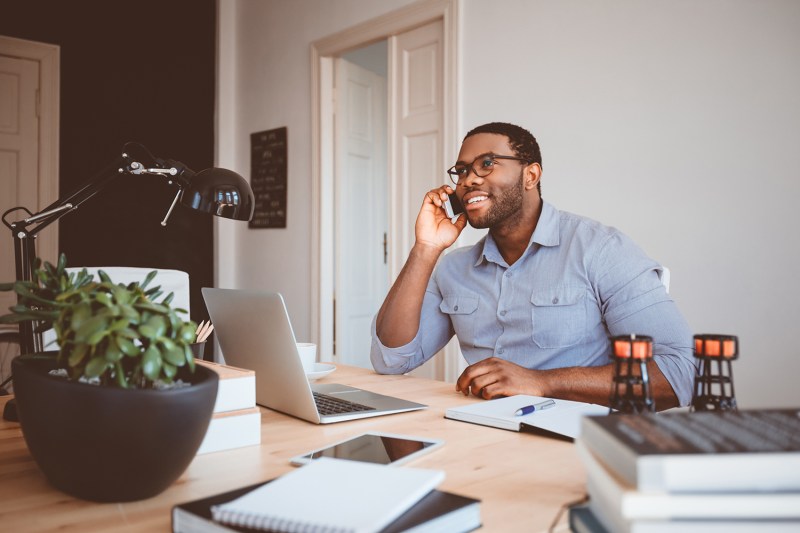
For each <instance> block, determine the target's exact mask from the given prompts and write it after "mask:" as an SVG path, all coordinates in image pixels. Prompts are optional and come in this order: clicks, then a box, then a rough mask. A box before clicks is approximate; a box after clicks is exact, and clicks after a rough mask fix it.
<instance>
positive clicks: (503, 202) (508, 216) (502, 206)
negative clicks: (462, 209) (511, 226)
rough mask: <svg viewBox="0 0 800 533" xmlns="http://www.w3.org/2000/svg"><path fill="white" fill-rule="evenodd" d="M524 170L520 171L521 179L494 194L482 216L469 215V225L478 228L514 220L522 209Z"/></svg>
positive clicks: (490, 226)
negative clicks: (497, 194)
mask: <svg viewBox="0 0 800 533" xmlns="http://www.w3.org/2000/svg"><path fill="white" fill-rule="evenodd" d="M523 179H524V172H520V173H519V180H518V181H517V183H516V184H515V185H512V186H510V187H509V188H507V189H505V190H503V191H502V192H501V193H500V194H499V196H494V195H493V196H492V197H491V200H492V205H491V206H490V207H489V209H488V210H487V211H486V213H485V214H484V215H483V216H481V217H478V216H475V217H474V218H473V217H472V216H469V215H467V220H468V221H469V225H470V226H472V227H473V228H476V229H486V228H493V227H495V226H499V225H501V224H507V223H508V222H509V221H511V220H513V219H514V217H515V216H516V215H517V214H518V213H519V212H520V210H521V209H522V195H523V191H524V186H523Z"/></svg>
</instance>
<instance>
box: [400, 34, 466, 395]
mask: <svg viewBox="0 0 800 533" xmlns="http://www.w3.org/2000/svg"><path fill="white" fill-rule="evenodd" d="M442 41H443V24H442V21H441V20H438V21H436V22H432V23H430V24H426V25H425V26H421V27H419V28H416V29H414V30H411V31H408V32H405V33H402V34H399V35H397V36H395V37H392V38H391V39H389V57H390V59H389V64H390V72H391V74H390V80H392V81H391V85H392V99H391V104H390V105H391V109H392V112H391V121H392V122H391V127H390V131H391V132H392V135H393V139H392V141H391V142H392V153H393V157H392V174H391V176H392V177H391V185H390V186H391V199H392V216H391V223H390V235H391V236H392V237H393V238H391V239H390V244H391V248H390V249H391V253H390V275H391V279H395V278H397V276H398V274H399V273H400V270H401V269H402V268H403V264H404V263H405V261H406V258H407V257H408V254H409V252H410V251H411V247H412V246H413V245H414V223H415V221H416V219H417V214H418V213H419V208H420V206H421V205H422V198H423V196H424V195H425V193H426V192H427V191H429V190H430V189H433V188H434V187H438V186H440V185H442V184H443V183H444V179H445V178H444V177H445V161H444V158H445V156H447V157H451V154H445V153H444V152H445V149H446V147H445V146H444V142H443V137H444V136H443V130H444V106H443V99H444V88H443V85H444V83H443V80H444V67H443V57H444V55H443V44H442ZM444 359H445V358H444V357H443V354H439V355H436V356H434V358H433V360H432V361H431V362H429V363H426V364H425V365H424V366H422V367H421V368H419V369H417V370H415V371H414V372H413V373H414V374H415V375H417V376H421V377H427V378H433V379H443V378H444V369H445V360H444Z"/></svg>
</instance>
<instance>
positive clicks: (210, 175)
mask: <svg viewBox="0 0 800 533" xmlns="http://www.w3.org/2000/svg"><path fill="white" fill-rule="evenodd" d="M143 174H145V175H155V176H162V177H164V178H165V179H167V180H169V184H170V185H174V186H176V187H177V189H178V191H177V193H176V194H175V198H174V199H173V200H172V204H171V205H170V207H169V210H168V211H167V214H166V216H165V217H164V219H163V220H162V221H161V225H162V226H166V225H167V220H168V219H169V216H170V215H171V214H172V210H173V209H174V208H175V205H176V204H177V203H178V201H180V202H181V204H183V205H185V206H187V207H190V208H191V209H195V210H198V211H202V212H204V213H210V214H212V215H216V216H219V217H224V218H231V219H234V220H250V219H251V218H252V216H253V209H254V207H255V200H254V197H253V191H252V190H251V189H250V185H249V184H248V183H247V181H246V180H245V179H244V178H243V177H242V176H240V175H239V174H237V173H235V172H232V171H230V170H226V169H224V168H208V169H206V170H203V171H201V172H197V173H195V172H193V171H192V170H190V169H189V168H188V167H186V165H184V164H183V163H180V162H178V161H173V160H171V159H159V158H156V157H154V156H153V155H152V154H151V153H150V152H149V151H148V150H147V148H145V147H144V146H142V145H141V144H138V143H131V142H129V143H126V144H125V145H124V146H123V147H122V153H121V155H120V157H119V158H118V159H117V160H116V161H115V162H114V163H112V164H111V165H110V166H108V167H107V168H106V169H104V170H103V171H101V172H100V173H99V174H97V176H95V177H94V179H92V180H90V181H88V182H87V183H85V184H84V185H83V186H82V187H80V188H79V189H78V190H76V191H74V192H72V193H71V194H69V195H68V196H66V197H62V198H60V199H58V200H56V201H55V202H53V203H52V204H50V205H49V206H47V207H45V208H44V209H43V210H42V211H40V212H39V213H31V212H30V211H29V210H28V209H26V208H24V207H13V208H11V209H9V210H7V211H6V212H5V213H3V216H2V220H3V224H5V225H6V226H7V227H8V228H9V229H10V230H11V234H12V237H13V239H14V259H15V266H16V276H17V280H19V281H29V280H30V279H32V274H33V263H34V258H35V257H36V247H35V239H36V235H37V234H38V233H39V232H40V231H42V230H43V229H44V228H46V227H47V226H49V225H50V224H52V223H53V222H55V221H56V220H58V219H60V218H61V217H63V216H64V215H66V214H68V213H71V212H72V211H74V210H76V209H77V208H78V206H80V205H81V204H82V203H83V202H85V201H87V200H89V199H90V198H91V197H93V196H94V195H95V194H97V193H98V192H100V191H101V190H103V189H104V188H106V187H107V186H108V185H109V184H110V183H111V182H112V181H114V179H116V178H117V177H119V176H139V175H143ZM19 211H22V212H24V213H26V214H27V215H28V216H27V217H26V218H24V219H21V220H17V221H13V222H9V221H8V220H7V217H8V216H9V215H10V214H11V213H14V212H19ZM19 326H20V353H35V352H40V351H42V349H43V344H42V335H41V332H37V331H35V328H34V324H33V323H31V322H30V321H27V322H21V323H20V325H19Z"/></svg>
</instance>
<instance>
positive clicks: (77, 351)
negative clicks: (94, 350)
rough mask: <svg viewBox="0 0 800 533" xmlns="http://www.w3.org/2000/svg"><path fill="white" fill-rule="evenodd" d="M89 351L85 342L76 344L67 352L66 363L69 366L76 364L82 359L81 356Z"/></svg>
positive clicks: (84, 355)
mask: <svg viewBox="0 0 800 533" xmlns="http://www.w3.org/2000/svg"><path fill="white" fill-rule="evenodd" d="M88 351H89V347H88V346H86V345H85V344H78V345H76V346H75V347H73V348H72V350H70V352H69V359H67V363H69V366H78V365H80V364H81V361H83V358H84V357H86V353H87V352H88Z"/></svg>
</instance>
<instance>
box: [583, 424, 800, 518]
mask: <svg viewBox="0 0 800 533" xmlns="http://www.w3.org/2000/svg"><path fill="white" fill-rule="evenodd" d="M576 446H577V449H578V452H579V455H580V457H581V461H582V462H583V463H584V465H585V467H586V472H587V483H586V485H587V493H588V496H589V500H588V504H585V505H581V506H574V507H572V508H571V509H570V511H569V519H570V526H571V527H572V530H573V531H576V532H582V533H586V532H592V533H597V532H606V531H607V532H615V533H616V532H619V533H626V532H631V533H648V532H658V533H668V532H673V531H674V532H681V533H684V532H687V531H703V532H708V531H725V532H726V533H730V532H734V533H735V532H739V531H742V532H744V531H748V532H749V531H757V532H759V533H770V532H778V531H780V532H783V531H786V532H788V531H795V532H796V531H800V410H797V409H759V410H742V411H713V412H694V413H692V412H674V413H661V414H649V415H610V416H604V417H586V418H584V420H583V421H582V430H581V435H580V437H579V438H578V439H577V441H576Z"/></svg>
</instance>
